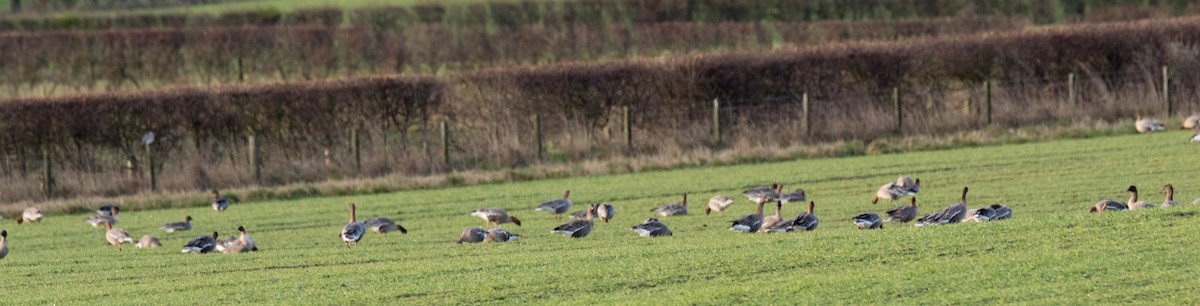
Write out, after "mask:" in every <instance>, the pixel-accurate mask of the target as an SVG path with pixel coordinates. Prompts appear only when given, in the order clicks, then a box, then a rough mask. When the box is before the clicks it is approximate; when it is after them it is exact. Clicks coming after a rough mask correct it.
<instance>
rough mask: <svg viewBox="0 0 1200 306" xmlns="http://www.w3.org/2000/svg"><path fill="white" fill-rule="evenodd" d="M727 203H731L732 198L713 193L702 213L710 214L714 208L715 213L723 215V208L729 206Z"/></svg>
mask: <svg viewBox="0 0 1200 306" xmlns="http://www.w3.org/2000/svg"><path fill="white" fill-rule="evenodd" d="M729 205H733V198H730V197H727V196H723V195H719V194H718V195H715V196H713V197H712V198H711V199H708V207H707V208H705V209H704V214H705V215H708V214H712V211H714V210H715V211H717V213H720V214H722V215H724V214H725V209H726V208H729Z"/></svg>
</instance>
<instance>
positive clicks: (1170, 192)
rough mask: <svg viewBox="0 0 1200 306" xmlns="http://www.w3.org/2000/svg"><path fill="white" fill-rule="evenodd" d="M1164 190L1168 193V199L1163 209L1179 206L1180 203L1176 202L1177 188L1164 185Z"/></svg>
mask: <svg viewBox="0 0 1200 306" xmlns="http://www.w3.org/2000/svg"><path fill="white" fill-rule="evenodd" d="M1163 190H1166V191H1167V199H1166V200H1163V203H1162V206H1163V207H1175V206H1179V202H1175V186H1173V185H1171V184H1166V185H1163Z"/></svg>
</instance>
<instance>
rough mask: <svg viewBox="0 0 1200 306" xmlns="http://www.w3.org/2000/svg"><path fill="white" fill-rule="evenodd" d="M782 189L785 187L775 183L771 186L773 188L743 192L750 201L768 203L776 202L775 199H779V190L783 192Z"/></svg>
mask: <svg viewBox="0 0 1200 306" xmlns="http://www.w3.org/2000/svg"><path fill="white" fill-rule="evenodd" d="M782 188H783V186H781V185H780V184H778V183H775V184H771V186H759V187H755V188H750V189H747V190H746V191H743V192H742V195H743V196H745V197H746V198H747V199H750V201H751V202H754V203H758V202H763V203H766V202H767V201H774V200H775V198H778V197H779V190H781V189H782Z"/></svg>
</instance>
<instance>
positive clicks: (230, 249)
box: [216, 226, 258, 254]
mask: <svg viewBox="0 0 1200 306" xmlns="http://www.w3.org/2000/svg"><path fill="white" fill-rule="evenodd" d="M238 232H239V234H238V236H237V237H235V238H234V239H231V240H229V241H222V243H218V244H217V246H216V248H217V249H219V250H220V251H221V253H225V254H232V253H245V252H249V251H252V250H257V249H258V247H257V246H255V245H254V239H253V238H250V235H247V234H246V227H244V226H238Z"/></svg>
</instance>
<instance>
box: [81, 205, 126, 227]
mask: <svg viewBox="0 0 1200 306" xmlns="http://www.w3.org/2000/svg"><path fill="white" fill-rule="evenodd" d="M109 212H110V213H112V214H111V215H104V214H97V215H95V216H91V217H88V218H87V219H86V220H84V222H87V223H88V224H91V225H92V227H97V226H100V225H101V224H104V223H111V224H117V221H119V220H120V218H118V217H117V215H119V214H120V213H121V208H120V207H117V206H113V207H112V209H110V210H109Z"/></svg>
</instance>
